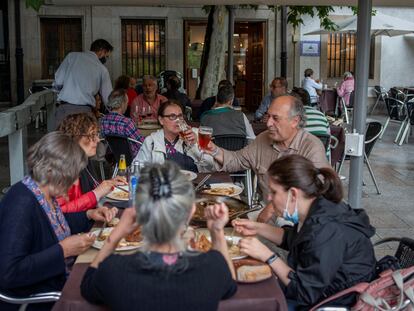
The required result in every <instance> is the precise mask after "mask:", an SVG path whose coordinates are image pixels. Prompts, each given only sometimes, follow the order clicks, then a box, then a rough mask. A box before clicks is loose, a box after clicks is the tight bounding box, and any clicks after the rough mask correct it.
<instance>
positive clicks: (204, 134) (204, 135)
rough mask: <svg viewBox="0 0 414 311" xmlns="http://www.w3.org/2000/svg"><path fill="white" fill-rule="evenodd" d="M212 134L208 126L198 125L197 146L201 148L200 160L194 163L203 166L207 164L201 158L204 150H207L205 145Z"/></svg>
mask: <svg viewBox="0 0 414 311" xmlns="http://www.w3.org/2000/svg"><path fill="white" fill-rule="evenodd" d="M212 136H213V129H212V128H211V127H208V126H200V128H199V129H198V147H199V148H200V150H201V154H200V160H199V161H197V162H196V164H198V165H201V166H205V165H207V163H206V161H205V160H204V159H203V156H204V153H205V150H207V146H208V144H209V143H210V141H211V138H212Z"/></svg>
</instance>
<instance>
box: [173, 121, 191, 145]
mask: <svg viewBox="0 0 414 311" xmlns="http://www.w3.org/2000/svg"><path fill="white" fill-rule="evenodd" d="M175 122H177V126H178V128H179V130H180V131H179V132H178V135H180V138H181V139H182V140H183V141H185V142H186V144H185V146H184V151H185V152H188V151H189V149H191V145H190V144H189V143H188V141H187V140H186V139H185V132H186V131H188V130H189V129H190V127H189V126H188V124H187V122H185V121H184V119H181V118H178V119H177V120H176V121H175Z"/></svg>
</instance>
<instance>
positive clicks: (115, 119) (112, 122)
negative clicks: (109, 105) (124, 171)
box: [100, 112, 144, 157]
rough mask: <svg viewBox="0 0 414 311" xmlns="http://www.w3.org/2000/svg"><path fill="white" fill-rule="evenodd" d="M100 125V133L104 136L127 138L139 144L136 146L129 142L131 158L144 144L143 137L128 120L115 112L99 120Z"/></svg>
mask: <svg viewBox="0 0 414 311" xmlns="http://www.w3.org/2000/svg"><path fill="white" fill-rule="evenodd" d="M100 123H101V131H102V134H103V135H104V136H106V135H118V136H124V137H129V138H132V139H134V140H137V141H139V142H141V144H137V143H134V142H131V141H129V145H130V147H131V151H132V156H133V157H135V156H136V155H137V154H138V151H139V149H140V148H141V145H142V143H143V142H144V136H142V135H141V133H140V132H139V130H138V129H137V128H136V127H135V124H134V122H132V120H131V119H130V118H127V117H125V116H123V115H122V114H119V113H117V112H110V113H108V114H107V115H105V116H104V117H102V118H101V120H100Z"/></svg>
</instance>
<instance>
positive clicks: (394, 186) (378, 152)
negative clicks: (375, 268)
mask: <svg viewBox="0 0 414 311" xmlns="http://www.w3.org/2000/svg"><path fill="white" fill-rule="evenodd" d="M371 117H372V116H371ZM372 118H374V119H378V120H379V121H381V122H382V123H384V121H385V116H383V115H375V116H373V117H372ZM398 126H399V125H398V124H394V123H390V125H389V127H388V129H387V131H386V132H385V135H384V137H383V139H382V140H380V141H378V142H377V143H376V145H375V147H374V149H373V151H372V153H371V156H370V160H371V165H372V167H373V170H374V173H375V175H376V178H377V181H378V183H379V187H380V190H381V195H378V194H377V193H376V190H375V186H374V184H373V182H372V180H371V177H370V175H369V173H368V170H367V168H365V169H364V181H365V183H366V186H363V199H362V201H363V205H364V208H365V209H366V210H367V212H368V214H369V216H370V219H371V223H372V224H373V225H374V226H375V227H376V228H377V233H376V235H375V236H374V238H373V241H377V240H379V239H382V238H385V237H411V238H414V198H413V195H412V193H413V190H414V137H412V136H411V137H410V138H409V143H408V144H404V145H402V146H398V145H396V144H394V143H393V140H394V138H395V135H396V133H397V131H398ZM28 133H29V134H28V138H29V145H30V144H33V143H34V142H35V141H37V140H38V139H39V137H41V136H42V135H44V133H45V129H44V128H43V129H37V130H36V129H34V128H30V129H29V130H28ZM0 159H1V161H0V189H3V188H4V187H6V186H8V185H9V182H10V181H9V167H8V166H9V165H8V146H7V138H0ZM346 162H348V161H346ZM348 170H349V163H345V165H344V167H343V168H342V172H341V174H342V175H344V176H346V177H347V179H346V180H344V187H345V191H347V186H348ZM0 197H1V194H0ZM346 197H347V195H346ZM396 246H397V245H396V243H394V244H391V245H386V246H382V247H378V248H377V249H376V252H377V255H378V256H383V255H384V254H392V253H393V252H394V250H395V248H396Z"/></svg>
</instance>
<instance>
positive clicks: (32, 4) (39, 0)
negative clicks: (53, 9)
mask: <svg viewBox="0 0 414 311" xmlns="http://www.w3.org/2000/svg"><path fill="white" fill-rule="evenodd" d="M43 4H45V0H26V7H27V8H33V9H35V10H36V11H39V9H40V7H41V6H42V5H43Z"/></svg>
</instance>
